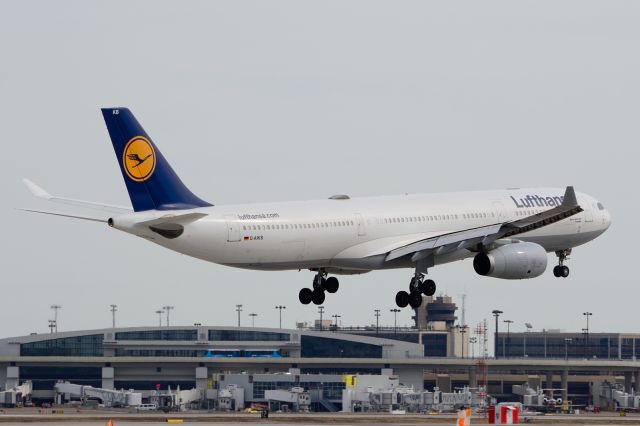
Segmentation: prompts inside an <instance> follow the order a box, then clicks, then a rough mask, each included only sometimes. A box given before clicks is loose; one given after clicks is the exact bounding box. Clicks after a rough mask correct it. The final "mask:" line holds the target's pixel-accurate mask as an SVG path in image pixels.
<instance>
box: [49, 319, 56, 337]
mask: <svg viewBox="0 0 640 426" xmlns="http://www.w3.org/2000/svg"><path fill="white" fill-rule="evenodd" d="M55 328H56V320H49V331H50V333H51V334H53V330H54V329H55Z"/></svg>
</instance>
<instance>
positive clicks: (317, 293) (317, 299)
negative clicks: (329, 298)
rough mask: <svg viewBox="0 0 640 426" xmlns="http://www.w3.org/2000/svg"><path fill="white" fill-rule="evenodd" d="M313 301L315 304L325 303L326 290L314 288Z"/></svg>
mask: <svg viewBox="0 0 640 426" xmlns="http://www.w3.org/2000/svg"><path fill="white" fill-rule="evenodd" d="M311 301H312V302H313V304H314V305H322V304H323V303H324V291H322V290H313V292H312V293H311Z"/></svg>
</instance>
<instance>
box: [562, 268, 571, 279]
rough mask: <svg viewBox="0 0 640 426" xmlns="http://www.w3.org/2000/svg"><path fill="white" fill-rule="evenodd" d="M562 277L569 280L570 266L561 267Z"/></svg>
mask: <svg viewBox="0 0 640 426" xmlns="http://www.w3.org/2000/svg"><path fill="white" fill-rule="evenodd" d="M560 276H561V277H562V278H567V277H568V276H569V267H568V266H561V267H560Z"/></svg>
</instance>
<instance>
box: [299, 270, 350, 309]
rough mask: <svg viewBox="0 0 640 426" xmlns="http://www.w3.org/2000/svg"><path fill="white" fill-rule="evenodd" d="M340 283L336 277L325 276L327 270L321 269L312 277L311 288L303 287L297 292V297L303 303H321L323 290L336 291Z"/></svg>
mask: <svg viewBox="0 0 640 426" xmlns="http://www.w3.org/2000/svg"><path fill="white" fill-rule="evenodd" d="M339 287H340V283H339V282H338V279H337V278H336V277H329V278H327V272H326V271H324V270H323V269H321V270H319V271H318V273H317V274H316V275H315V276H314V277H313V285H312V289H311V288H303V289H302V290H300V293H299V294H298V299H299V300H300V303H302V304H303V305H308V304H309V303H311V302H313V304H314V305H322V304H323V303H324V299H325V293H324V292H325V291H326V292H327V293H335V292H336V291H338V288H339Z"/></svg>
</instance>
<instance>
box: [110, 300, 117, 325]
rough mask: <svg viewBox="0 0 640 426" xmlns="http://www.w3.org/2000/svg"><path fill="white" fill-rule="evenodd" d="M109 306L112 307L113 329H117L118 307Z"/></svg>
mask: <svg viewBox="0 0 640 426" xmlns="http://www.w3.org/2000/svg"><path fill="white" fill-rule="evenodd" d="M109 306H111V327H112V328H116V311H117V310H118V305H109Z"/></svg>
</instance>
